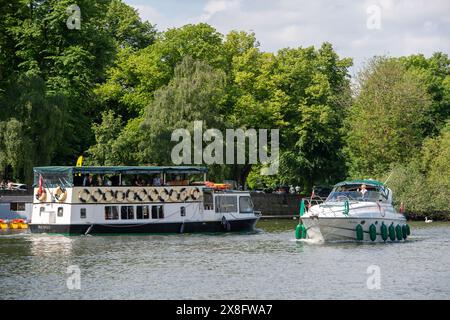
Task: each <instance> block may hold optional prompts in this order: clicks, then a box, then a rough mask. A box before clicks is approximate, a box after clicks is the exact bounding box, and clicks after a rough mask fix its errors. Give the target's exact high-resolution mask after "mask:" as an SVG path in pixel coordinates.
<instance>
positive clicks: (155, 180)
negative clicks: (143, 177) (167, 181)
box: [153, 176, 161, 186]
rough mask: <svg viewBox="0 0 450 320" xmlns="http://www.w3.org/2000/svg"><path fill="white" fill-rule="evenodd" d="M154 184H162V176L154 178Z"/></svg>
mask: <svg viewBox="0 0 450 320" xmlns="http://www.w3.org/2000/svg"><path fill="white" fill-rule="evenodd" d="M153 185H154V186H160V185H161V178H160V177H159V176H156V177H155V178H153Z"/></svg>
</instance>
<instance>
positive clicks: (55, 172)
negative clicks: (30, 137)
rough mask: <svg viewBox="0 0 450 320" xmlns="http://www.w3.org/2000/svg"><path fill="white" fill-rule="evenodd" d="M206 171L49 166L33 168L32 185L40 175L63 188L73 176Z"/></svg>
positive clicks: (199, 170) (201, 169) (197, 169)
mask: <svg viewBox="0 0 450 320" xmlns="http://www.w3.org/2000/svg"><path fill="white" fill-rule="evenodd" d="M207 171H208V169H207V168H206V167H200V166H198V167H197V166H173V167H172V166H161V167H160V166H82V167H70V166H51V167H35V168H34V169H33V172H34V185H38V183H39V176H40V175H42V176H43V177H44V179H45V180H46V182H47V183H48V184H50V185H52V184H53V182H54V183H57V184H58V183H59V184H60V185H64V186H71V185H73V177H74V176H75V175H87V174H97V175H104V174H112V175H119V174H123V175H137V174H157V173H163V174H165V173H173V174H200V173H206V172H207Z"/></svg>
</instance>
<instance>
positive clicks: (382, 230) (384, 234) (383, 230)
mask: <svg viewBox="0 0 450 320" xmlns="http://www.w3.org/2000/svg"><path fill="white" fill-rule="evenodd" d="M380 233H381V239H383V241H386V240H387V238H388V230H387V226H386V225H385V224H384V222H382V223H381V227H380Z"/></svg>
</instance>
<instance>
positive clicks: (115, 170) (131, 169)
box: [33, 166, 208, 174]
mask: <svg viewBox="0 0 450 320" xmlns="http://www.w3.org/2000/svg"><path fill="white" fill-rule="evenodd" d="M33 170H34V173H35V174H36V173H37V174H45V173H67V174H76V173H82V174H89V173H92V174H145V173H205V172H207V171H208V169H207V168H206V167H194V166H191V167H187V166H176V167H167V166H166V167H158V166H114V167H113V166H107V167H103V166H84V167H65V166H53V167H35V168H34V169H33Z"/></svg>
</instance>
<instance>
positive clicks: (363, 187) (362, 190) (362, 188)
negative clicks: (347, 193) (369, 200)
mask: <svg viewBox="0 0 450 320" xmlns="http://www.w3.org/2000/svg"><path fill="white" fill-rule="evenodd" d="M358 192H360V193H361V195H362V196H361V198H363V199H364V196H365V195H366V193H367V189H366V185H365V184H362V185H361V189H358Z"/></svg>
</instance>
